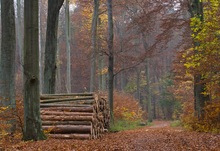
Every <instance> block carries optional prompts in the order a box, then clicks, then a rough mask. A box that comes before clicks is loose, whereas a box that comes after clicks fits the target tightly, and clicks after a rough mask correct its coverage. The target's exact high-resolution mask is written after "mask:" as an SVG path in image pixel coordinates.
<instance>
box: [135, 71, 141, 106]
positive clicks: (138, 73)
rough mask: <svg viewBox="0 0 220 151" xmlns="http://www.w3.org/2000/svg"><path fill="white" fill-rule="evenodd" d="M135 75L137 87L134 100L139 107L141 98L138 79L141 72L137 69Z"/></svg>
mask: <svg viewBox="0 0 220 151" xmlns="http://www.w3.org/2000/svg"><path fill="white" fill-rule="evenodd" d="M136 73H137V79H136V80H137V81H136V85H137V91H136V99H137V100H138V102H139V105H141V96H140V94H141V93H140V80H141V79H140V78H141V70H140V69H139V68H138V67H137V69H136Z"/></svg>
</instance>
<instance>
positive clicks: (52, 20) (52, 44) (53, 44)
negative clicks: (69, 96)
mask: <svg viewBox="0 0 220 151" xmlns="http://www.w3.org/2000/svg"><path fill="white" fill-rule="evenodd" d="M63 2H64V0H48V16H47V35H46V48H45V67H44V87H43V88H44V90H43V92H44V93H47V94H53V93H55V81H56V80H55V79H56V69H57V65H56V61H57V60H56V59H57V30H58V19H59V11H60V8H61V6H62V4H63Z"/></svg>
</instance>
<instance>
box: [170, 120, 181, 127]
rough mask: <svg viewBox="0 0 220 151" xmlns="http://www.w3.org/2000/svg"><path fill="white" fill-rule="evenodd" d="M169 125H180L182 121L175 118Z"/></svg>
mask: <svg viewBox="0 0 220 151" xmlns="http://www.w3.org/2000/svg"><path fill="white" fill-rule="evenodd" d="M170 126H171V127H180V126H182V123H181V121H180V120H175V121H172V122H171V123H170Z"/></svg>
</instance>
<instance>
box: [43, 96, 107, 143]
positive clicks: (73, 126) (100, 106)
mask: <svg viewBox="0 0 220 151" xmlns="http://www.w3.org/2000/svg"><path fill="white" fill-rule="evenodd" d="M40 99H41V100H40V107H41V110H40V112H41V119H42V127H43V129H44V130H46V131H48V132H49V133H50V134H49V136H50V137H52V138H72V139H96V138H99V137H101V136H102V134H103V133H104V132H106V131H107V129H108V128H109V120H110V115H109V107H108V102H107V99H106V98H104V97H102V96H100V95H97V94H93V93H86V94H85V93H80V94H44V95H41V97H40Z"/></svg>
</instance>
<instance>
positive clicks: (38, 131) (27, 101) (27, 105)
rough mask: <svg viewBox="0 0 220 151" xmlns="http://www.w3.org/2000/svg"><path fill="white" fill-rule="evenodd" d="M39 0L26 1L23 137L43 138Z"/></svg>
mask: <svg viewBox="0 0 220 151" xmlns="http://www.w3.org/2000/svg"><path fill="white" fill-rule="evenodd" d="M38 19H39V18H38V0H25V1H24V73H23V74H24V131H23V133H24V134H23V139H24V140H25V141H27V140H42V139H45V135H44V133H43V130H42V126H41V118H40V91H39V83H40V79H39V41H38V40H39V37H38V34H39V26H38Z"/></svg>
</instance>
